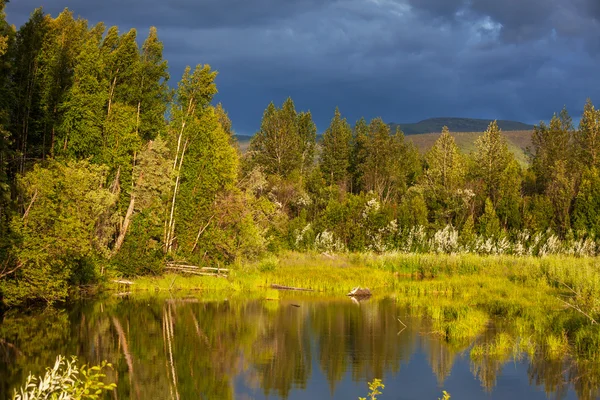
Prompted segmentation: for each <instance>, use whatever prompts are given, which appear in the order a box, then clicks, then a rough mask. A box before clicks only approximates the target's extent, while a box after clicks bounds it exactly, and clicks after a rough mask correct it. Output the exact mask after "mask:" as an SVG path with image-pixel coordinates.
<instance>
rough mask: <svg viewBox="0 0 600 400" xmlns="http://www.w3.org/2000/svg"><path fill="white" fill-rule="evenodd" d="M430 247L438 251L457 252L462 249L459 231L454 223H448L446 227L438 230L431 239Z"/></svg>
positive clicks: (431, 249)
mask: <svg viewBox="0 0 600 400" xmlns="http://www.w3.org/2000/svg"><path fill="white" fill-rule="evenodd" d="M429 249H430V251H434V252H436V253H447V254H453V253H457V252H458V251H459V249H460V245H459V242H458V231H457V230H456V229H454V227H453V226H452V225H446V226H445V227H444V229H442V230H440V231H436V232H435V233H434V234H433V237H432V238H431V239H429Z"/></svg>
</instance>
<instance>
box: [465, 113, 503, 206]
mask: <svg viewBox="0 0 600 400" xmlns="http://www.w3.org/2000/svg"><path fill="white" fill-rule="evenodd" d="M475 147H476V149H477V150H476V152H475V155H474V171H473V174H474V176H475V177H476V178H477V179H479V180H480V182H481V184H482V193H481V194H482V195H483V197H484V198H489V199H490V200H491V202H492V205H494V206H495V204H496V203H497V202H498V200H499V199H500V193H499V188H500V184H501V181H502V177H503V174H504V173H505V171H506V169H507V168H508V167H509V165H510V163H511V161H512V159H513V155H512V154H511V153H510V151H509V150H508V146H507V144H506V140H505V139H504V137H503V136H502V133H501V131H500V128H499V127H498V123H497V122H496V121H493V122H491V123H490V125H489V126H488V129H487V130H486V131H485V132H484V133H483V135H481V136H480V137H478V138H477V140H476V141H475Z"/></svg>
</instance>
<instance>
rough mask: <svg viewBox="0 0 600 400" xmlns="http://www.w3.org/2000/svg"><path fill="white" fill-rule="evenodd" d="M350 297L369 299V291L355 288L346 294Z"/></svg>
mask: <svg viewBox="0 0 600 400" xmlns="http://www.w3.org/2000/svg"><path fill="white" fill-rule="evenodd" d="M348 296H350V297H371V291H370V290H369V289H368V288H361V287H359V286H357V287H355V288H354V289H352V290H351V291H350V293H348Z"/></svg>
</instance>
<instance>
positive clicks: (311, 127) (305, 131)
mask: <svg viewBox="0 0 600 400" xmlns="http://www.w3.org/2000/svg"><path fill="white" fill-rule="evenodd" d="M296 124H297V126H298V128H297V131H298V141H299V153H300V176H301V177H303V178H304V177H305V176H306V175H307V174H308V172H309V171H310V169H311V168H312V166H313V162H314V158H315V146H316V141H317V127H316V125H315V123H314V122H313V119H312V115H311V113H310V111H307V112H301V113H299V114H298V117H297V122H296Z"/></svg>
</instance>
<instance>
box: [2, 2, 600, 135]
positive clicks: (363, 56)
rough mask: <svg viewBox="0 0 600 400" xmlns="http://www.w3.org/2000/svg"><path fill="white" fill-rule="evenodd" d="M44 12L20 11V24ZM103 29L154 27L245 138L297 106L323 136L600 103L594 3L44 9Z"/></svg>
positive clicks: (49, 5)
mask: <svg viewBox="0 0 600 400" xmlns="http://www.w3.org/2000/svg"><path fill="white" fill-rule="evenodd" d="M36 6H39V0H18V1H16V0H13V2H11V3H9V4H8V7H7V17H8V20H9V22H11V23H14V24H16V25H20V24H22V23H23V22H24V21H25V20H26V19H27V17H28V15H29V13H30V12H31V11H32V10H33V9H34V8H35V7H36ZM65 7H68V8H70V9H71V10H73V11H74V12H75V14H77V15H81V16H82V17H83V18H86V19H88V20H90V22H92V23H94V22H97V21H104V22H105V23H106V24H107V25H118V26H119V27H120V28H121V30H122V31H125V30H127V29H129V28H132V27H133V28H137V29H138V30H139V31H140V36H141V37H142V39H143V36H144V34H145V32H146V31H147V30H148V28H149V27H150V26H153V25H154V26H157V27H158V29H159V36H160V37H161V39H162V40H163V42H164V43H165V57H166V58H167V59H168V60H169V65H170V70H171V75H172V79H173V82H172V84H173V85H174V84H175V81H176V80H177V79H178V77H179V76H180V74H181V72H182V71H183V68H184V67H185V65H188V64H190V65H195V64H198V63H208V64H210V65H211V66H212V67H213V68H215V69H217V70H218V71H219V78H218V87H219V92H220V93H219V95H218V100H219V101H222V102H223V104H224V106H225V108H226V109H227V110H228V111H229V113H230V116H231V118H232V120H233V124H234V128H235V129H236V130H237V131H238V132H239V133H244V134H249V133H253V132H254V131H255V130H256V129H257V128H258V126H259V124H260V118H261V116H262V112H263V110H264V108H265V107H266V105H267V104H268V102H269V101H271V100H273V101H275V102H276V103H281V102H282V101H283V100H284V99H285V98H286V97H287V96H291V97H292V98H293V99H294V101H295V102H296V106H297V108H298V109H310V110H311V111H312V113H313V115H314V117H315V120H316V122H317V125H318V127H319V129H320V130H323V129H325V128H326V126H327V124H328V121H329V119H330V118H331V117H332V115H333V110H334V108H335V106H339V107H340V109H341V111H342V113H343V114H344V115H346V116H347V117H348V119H349V120H350V121H352V122H354V121H355V120H356V119H358V118H360V117H361V116H365V117H367V118H372V117H375V116H381V117H383V118H384V119H385V120H386V121H390V122H392V121H395V122H412V121H418V120H420V119H424V118H428V117H434V116H465V117H481V118H498V119H516V120H521V121H524V122H532V123H535V122H536V121H539V120H540V119H548V118H549V117H550V116H551V115H552V113H553V112H555V111H559V110H560V109H561V108H562V107H563V105H566V106H567V107H568V108H569V109H570V111H571V113H572V114H574V116H577V114H578V113H579V112H580V111H581V109H582V106H583V103H584V102H585V99H586V98H587V97H591V98H592V100H594V99H596V101H597V102H598V103H599V104H600V87H599V85H598V84H599V83H600V79H599V78H598V76H599V74H598V65H600V63H599V61H600V2H599V1H598V0H503V1H499V0H294V1H281V0H252V1H248V0H174V1H173V0H172V1H168V2H166V1H158V0H129V1H122V0H119V1H117V0H102V1H101V0H97V1H92V0H88V1H85V2H84V1H80V0H79V1H78V0H60V1H59V0H45V1H44V10H45V11H46V12H49V13H51V14H52V15H56V14H58V13H59V12H60V11H61V10H62V9H63V8H65Z"/></svg>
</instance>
